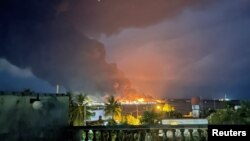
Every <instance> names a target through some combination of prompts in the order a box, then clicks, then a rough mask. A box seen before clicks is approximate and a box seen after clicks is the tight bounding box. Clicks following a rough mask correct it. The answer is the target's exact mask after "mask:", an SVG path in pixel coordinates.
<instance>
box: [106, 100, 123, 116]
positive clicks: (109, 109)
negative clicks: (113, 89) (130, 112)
mask: <svg viewBox="0 0 250 141" xmlns="http://www.w3.org/2000/svg"><path fill="white" fill-rule="evenodd" d="M104 111H105V116H111V119H112V120H114V117H115V116H119V115H120V113H121V104H120V103H119V102H118V100H116V99H115V97H114V96H110V97H108V98H107V102H106V103H105V109H104Z"/></svg>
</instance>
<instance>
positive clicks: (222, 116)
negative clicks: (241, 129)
mask: <svg viewBox="0 0 250 141" xmlns="http://www.w3.org/2000/svg"><path fill="white" fill-rule="evenodd" d="M208 121H209V123H210V124H250V102H249V101H243V102H241V105H240V108H239V109H234V108H233V107H232V106H228V107H227V108H225V109H219V110H217V111H216V112H214V113H212V114H211V115H210V116H209V117H208Z"/></svg>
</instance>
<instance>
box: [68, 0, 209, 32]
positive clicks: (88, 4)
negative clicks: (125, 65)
mask: <svg viewBox="0 0 250 141" xmlns="http://www.w3.org/2000/svg"><path fill="white" fill-rule="evenodd" d="M199 4H200V1H199V0H180V1H178V0H101V1H100V2H98V0H75V1H74V2H69V4H68V7H67V9H68V14H70V15H71V16H70V20H71V21H72V22H74V23H77V25H76V26H78V28H79V29H80V30H82V31H83V32H86V31H87V32H89V33H94V34H99V33H105V34H112V33H117V32H118V31H121V30H122V29H125V28H127V27H145V26H148V25H152V24H155V23H158V22H160V21H162V20H164V19H166V18H172V17H174V16H176V15H178V14H180V13H181V12H182V11H183V10H184V9H186V8H190V7H192V8H194V7H197V8H198V7H200V5H199ZM203 4H204V5H206V4H210V2H208V1H207V2H205V1H204V2H203Z"/></svg>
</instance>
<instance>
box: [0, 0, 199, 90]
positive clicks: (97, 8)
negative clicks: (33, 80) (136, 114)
mask: <svg viewBox="0 0 250 141" xmlns="http://www.w3.org/2000/svg"><path fill="white" fill-rule="evenodd" d="M195 2H196V1H195V0H190V1H181V2H177V1H171V0H156V1H152V0H136V1H134V0H126V1H117V0H102V1H100V2H98V1H97V0H72V1H66V0H65V1H62V0H42V1H40V0H23V1H19V0H4V1H1V3H0V20H1V22H0V31H1V34H0V37H1V38H0V43H1V46H0V57H2V58H6V59H7V60H8V61H9V62H10V63H12V64H14V65H17V66H18V67H20V68H30V70H31V71H32V72H33V73H34V75H35V76H37V77H39V78H42V79H44V80H48V81H49V82H50V83H51V84H53V85H55V84H61V85H63V86H65V87H66V88H67V89H68V90H75V91H78V90H79V91H80V90H86V91H88V92H96V91H97V92H101V93H105V92H112V91H113V85H114V84H115V83H116V82H117V83H118V84H119V87H122V86H128V85H130V83H129V81H128V80H127V79H126V78H125V77H124V75H123V73H122V72H121V71H120V70H119V69H118V68H117V67H116V65H115V64H108V63H107V62H106V61H105V50H104V46H103V45H102V44H101V43H99V42H98V41H96V40H93V39H90V38H89V37H88V36H87V35H91V34H92V33H95V34H100V33H105V34H111V33H115V32H117V31H119V30H120V29H123V28H126V27H143V26H147V25H150V24H153V23H157V22H159V21H161V20H162V19H164V18H166V17H173V16H175V15H177V14H178V13H180V12H181V11H182V9H184V8H185V7H187V6H189V5H191V4H193V3H195Z"/></svg>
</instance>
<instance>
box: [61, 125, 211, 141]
mask: <svg viewBox="0 0 250 141" xmlns="http://www.w3.org/2000/svg"><path fill="white" fill-rule="evenodd" d="M67 132H68V135H70V136H67V140H69V141H80V140H83V141H207V125H140V126H78V127H70V128H68V129H67ZM65 139H66V138H65Z"/></svg>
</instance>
